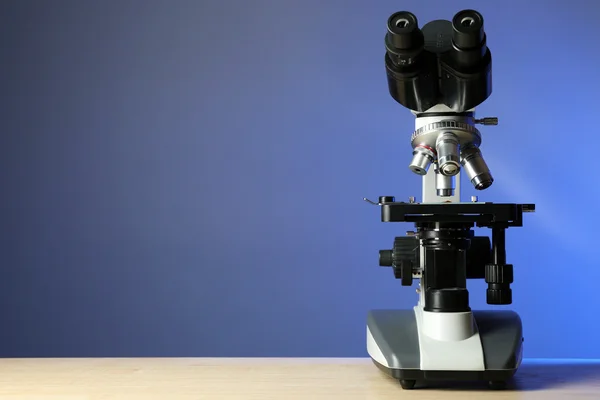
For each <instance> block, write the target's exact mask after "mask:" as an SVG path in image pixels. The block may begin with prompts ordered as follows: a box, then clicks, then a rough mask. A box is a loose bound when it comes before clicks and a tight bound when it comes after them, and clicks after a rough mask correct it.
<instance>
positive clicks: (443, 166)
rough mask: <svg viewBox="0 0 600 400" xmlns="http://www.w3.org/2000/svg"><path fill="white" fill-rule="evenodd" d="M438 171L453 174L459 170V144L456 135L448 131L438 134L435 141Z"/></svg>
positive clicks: (448, 174) (446, 174)
mask: <svg viewBox="0 0 600 400" xmlns="http://www.w3.org/2000/svg"><path fill="white" fill-rule="evenodd" d="M435 147H436V150H437V156H438V166H439V171H440V173H441V174H442V175H445V176H455V175H456V174H458V173H459V172H460V155H459V154H460V153H459V152H460V144H459V142H458V138H457V137H456V135H454V134H453V133H450V132H444V133H442V134H440V135H439V136H438V138H437V140H436V142H435Z"/></svg>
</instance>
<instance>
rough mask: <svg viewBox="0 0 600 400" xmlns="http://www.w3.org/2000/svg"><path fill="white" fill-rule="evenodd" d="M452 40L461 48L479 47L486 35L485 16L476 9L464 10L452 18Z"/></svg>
mask: <svg viewBox="0 0 600 400" xmlns="http://www.w3.org/2000/svg"><path fill="white" fill-rule="evenodd" d="M452 30H453V32H452V42H453V43H454V45H455V46H456V47H458V48H459V49H463V50H466V49H472V48H476V47H479V46H480V45H481V43H482V42H483V39H484V37H485V32H484V30H483V16H482V15H481V14H480V13H478V12H477V11H475V10H463V11H460V12H459V13H457V14H456V15H455V16H454V18H452Z"/></svg>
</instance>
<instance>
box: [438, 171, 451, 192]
mask: <svg viewBox="0 0 600 400" xmlns="http://www.w3.org/2000/svg"><path fill="white" fill-rule="evenodd" d="M435 191H436V193H437V195H438V196H440V197H451V196H452V195H454V176H446V175H442V174H440V173H439V172H438V173H437V174H435Z"/></svg>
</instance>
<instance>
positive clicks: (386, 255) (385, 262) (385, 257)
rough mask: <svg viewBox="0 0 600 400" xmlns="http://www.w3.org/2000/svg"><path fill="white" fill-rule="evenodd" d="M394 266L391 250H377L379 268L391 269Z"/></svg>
mask: <svg viewBox="0 0 600 400" xmlns="http://www.w3.org/2000/svg"><path fill="white" fill-rule="evenodd" d="M392 265H394V252H393V251H392V250H379V266H381V267H391V266H392Z"/></svg>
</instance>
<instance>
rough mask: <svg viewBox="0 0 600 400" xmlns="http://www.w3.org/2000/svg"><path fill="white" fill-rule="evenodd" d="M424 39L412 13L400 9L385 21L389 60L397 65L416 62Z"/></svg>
mask: <svg viewBox="0 0 600 400" xmlns="http://www.w3.org/2000/svg"><path fill="white" fill-rule="evenodd" d="M424 45H425V39H424V37H423V32H421V30H420V29H419V22H418V21H417V17H415V15H414V14H412V13H410V12H408V11H400V12H397V13H394V14H392V16H390V18H389V19H388V23H387V34H386V36H385V47H386V49H387V54H388V56H389V57H390V60H391V61H392V62H393V63H394V64H395V65H397V66H409V65H412V64H415V63H416V62H417V59H418V56H419V54H420V53H421V52H422V51H423V47H424Z"/></svg>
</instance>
